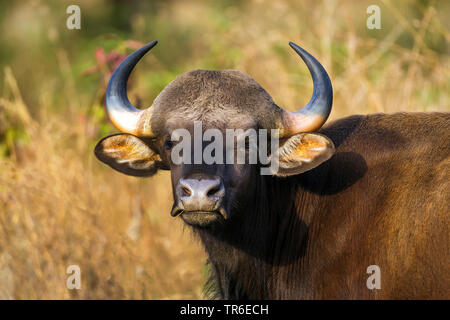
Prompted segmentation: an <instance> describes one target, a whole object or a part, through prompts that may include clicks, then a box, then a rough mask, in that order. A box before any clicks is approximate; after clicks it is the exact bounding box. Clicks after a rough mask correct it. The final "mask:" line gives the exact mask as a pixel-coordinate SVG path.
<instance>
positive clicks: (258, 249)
mask: <svg viewBox="0 0 450 320" xmlns="http://www.w3.org/2000/svg"><path fill="white" fill-rule="evenodd" d="M258 179H259V183H258V184H257V186H258V187H257V190H256V191H255V192H254V197H253V199H252V200H251V201H248V204H247V205H245V206H243V209H241V210H239V211H237V212H233V213H232V218H231V219H230V221H229V222H227V224H226V225H224V226H222V227H221V229H216V230H198V233H199V235H200V238H201V240H202V242H203V245H204V247H205V249H206V252H207V254H208V258H209V263H210V266H211V269H212V275H211V276H212V277H211V278H212V279H211V280H212V281H210V282H212V283H211V286H210V287H211V288H212V289H213V290H211V291H213V292H212V293H213V294H215V295H216V296H218V297H219V298H224V299H246V298H247V299H270V298H279V297H280V295H281V294H282V292H286V290H285V288H286V285H288V283H289V279H284V278H283V274H287V272H283V270H286V269H291V268H292V269H293V270H294V272H295V270H300V269H299V266H300V265H301V261H302V259H303V257H304V255H305V245H306V238H307V233H308V228H307V225H306V224H305V221H304V217H302V216H303V215H304V212H303V211H304V210H303V211H302V210H299V209H298V206H297V205H296V200H295V199H297V201H298V200H299V199H300V201H302V200H305V198H304V197H305V196H308V193H302V196H300V197H298V195H299V193H301V191H302V187H301V183H302V181H301V179H298V178H296V177H293V178H285V179H278V178H272V177H267V176H259V178H258ZM270 199H276V201H273V200H272V201H270ZM307 211H310V210H307ZM306 219H307V220H309V219H308V218H307V217H306ZM292 272H293V271H292V270H291V271H289V274H291V275H292ZM285 282H286V283H285ZM281 286H282V287H283V288H284V290H278V289H279V288H280V287H281ZM210 293H211V292H210Z"/></svg>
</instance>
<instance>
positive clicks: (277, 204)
mask: <svg viewBox="0 0 450 320" xmlns="http://www.w3.org/2000/svg"><path fill="white" fill-rule="evenodd" d="M430 128H433V129H432V130H431V129H430ZM321 132H322V133H324V134H326V135H327V136H328V137H330V138H331V139H332V140H333V141H334V143H335V145H336V153H335V155H334V156H333V157H332V158H331V159H330V160H329V161H327V162H325V163H324V164H322V165H321V166H319V167H317V168H316V169H314V170H311V171H309V172H307V173H304V174H302V175H298V176H293V177H289V178H285V179H280V178H272V177H265V178H264V177H262V179H266V181H260V183H262V184H264V188H262V189H265V191H262V192H266V193H267V194H266V195H263V194H262V195H261V196H260V198H259V199H260V200H259V201H260V202H261V201H262V202H263V203H261V206H260V208H261V211H265V212H264V213H263V212H261V211H259V212H258V211H254V212H253V213H252V214H250V212H248V214H246V215H242V217H245V218H248V221H246V222H244V224H242V223H241V224H240V225H241V226H249V230H248V232H246V230H240V231H237V232H236V230H233V231H230V230H227V231H225V232H224V233H223V234H221V236H219V237H217V235H212V234H209V233H208V232H200V235H201V237H202V239H203V241H204V243H205V245H206V249H207V252H208V254H209V257H210V262H211V264H212V265H213V269H214V270H215V271H216V274H215V276H216V277H217V278H218V279H219V281H218V283H219V292H218V293H219V297H222V298H231V299H240V298H249V299H260V298H268V299H423V298H437V299H443V298H445V299H448V298H450V278H449V273H448V271H449V266H450V258H449V252H450V250H449V249H450V247H449V243H450V242H449V233H448V231H449V224H448V221H449V217H448V215H449V213H450V191H449V190H450V182H449V181H450V157H449V155H450V115H449V114H425V113H424V114H394V115H384V114H376V115H370V116H352V117H348V118H344V119H341V120H338V121H336V122H334V123H332V124H330V125H328V126H327V127H325V128H323V129H322V130H321ZM267 180H270V181H267ZM267 197H268V198H267ZM264 202H267V203H264ZM264 208H269V209H268V211H266V210H265V209H264ZM261 215H265V216H266V218H265V219H269V220H271V223H272V226H273V229H272V230H270V231H269V230H267V229H266V223H265V221H259V220H258V219H264V218H261ZM258 216H259V217H258ZM258 226H261V229H262V230H258ZM233 228H234V229H235V228H236V226H234V227H231V229H233ZM369 265H378V266H379V267H380V269H381V289H373V290H369V289H368V288H367V286H366V281H367V278H368V277H369V276H370V274H367V273H366V269H367V267H368V266H369Z"/></svg>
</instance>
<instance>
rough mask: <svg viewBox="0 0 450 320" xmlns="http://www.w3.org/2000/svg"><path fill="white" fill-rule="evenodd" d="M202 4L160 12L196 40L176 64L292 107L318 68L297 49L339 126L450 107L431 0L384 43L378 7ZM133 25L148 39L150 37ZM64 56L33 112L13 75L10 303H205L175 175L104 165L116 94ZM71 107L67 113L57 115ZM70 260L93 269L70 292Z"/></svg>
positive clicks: (7, 189) (7, 210) (6, 187)
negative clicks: (221, 76)
mask: <svg viewBox="0 0 450 320" xmlns="http://www.w3.org/2000/svg"><path fill="white" fill-rule="evenodd" d="M35 2H36V1H35ZM88 2H89V1H88ZM37 3H41V2H39V1H37ZM86 3H87V2H86ZM203 3H204V2H202V4H201V3H200V2H186V1H180V2H171V3H170V5H166V6H163V7H162V8H161V9H160V12H159V13H158V18H157V19H158V20H157V21H156V23H159V22H161V24H162V22H164V23H170V24H171V25H172V29H171V30H172V31H171V32H174V33H176V32H177V30H178V31H180V30H182V31H185V30H191V31H192V30H194V31H195V32H194V35H196V36H195V37H194V38H193V39H192V41H194V42H195V46H190V47H189V50H190V51H189V52H190V53H189V57H188V58H186V57H183V59H181V58H180V60H181V62H179V63H178V65H177V69H180V70H184V71H188V70H189V69H193V68H196V67H199V68H200V67H201V68H233V69H238V70H241V71H243V72H246V73H248V74H250V75H252V76H253V77H254V78H255V79H256V80H257V81H258V82H260V83H261V84H262V85H263V87H265V88H266V89H267V90H268V91H269V92H270V93H271V94H272V95H273V97H274V99H275V101H277V102H278V103H279V104H280V105H282V106H285V107H286V108H289V109H293V108H295V107H294V106H295V105H302V104H304V103H306V102H307V100H308V98H309V96H310V93H311V91H312V87H311V83H310V78H309V75H308V73H307V70H306V68H305V67H304V66H302V64H301V63H300V60H299V59H298V58H297V57H295V56H294V54H293V53H292V52H290V49H289V48H288V46H287V42H288V41H290V40H293V41H295V42H298V43H299V44H300V45H303V46H304V47H305V48H306V49H307V50H309V51H310V52H311V53H313V54H314V55H315V56H317V57H318V58H319V60H320V61H322V62H323V64H324V65H325V66H326V68H327V70H328V71H329V72H330V75H331V77H332V81H333V85H334V89H335V103H334V109H333V113H332V118H338V117H341V116H345V115H350V114H355V113H370V112H395V111H431V110H440V111H449V102H450V98H449V91H450V90H449V83H450V72H449V68H448V66H449V57H448V52H447V51H445V52H444V53H439V52H438V51H436V50H434V49H432V48H430V45H429V39H428V38H429V37H430V34H432V35H433V36H434V37H441V38H443V39H445V40H444V41H445V44H446V48H448V42H449V39H450V34H449V32H448V30H447V28H446V26H445V25H444V24H443V23H442V17H440V16H439V15H440V14H441V12H440V11H439V10H437V9H436V8H435V7H433V6H431V5H430V6H421V5H419V4H416V2H412V1H410V2H405V3H406V5H404V6H405V7H406V8H409V6H411V7H414V8H416V9H417V10H418V11H419V12H420V13H421V14H420V15H419V16H418V17H414V18H411V17H410V16H408V11H402V8H398V7H396V6H395V5H394V4H393V2H389V1H383V2H382V5H383V7H382V10H383V11H382V14H384V13H386V12H388V13H389V14H386V16H387V17H388V18H386V19H387V22H386V20H383V21H385V22H386V24H384V27H383V31H382V32H383V33H382V34H383V36H374V35H375V33H376V31H373V32H372V33H370V32H368V31H367V30H365V20H364V19H365V17H366V15H365V8H366V7H367V6H368V5H369V4H371V3H369V2H367V3H366V2H364V1H363V2H361V3H359V4H358V5H356V4H355V2H350V1H349V2H344V1H340V2H339V1H324V2H323V3H319V4H314V5H312V4H300V2H299V1H286V2H278V1H266V0H259V1H247V2H243V4H241V5H240V6H238V7H233V6H230V7H227V8H225V9H223V10H222V9H220V10H219V9H217V8H216V7H213V6H212V5H211V6H204V5H203ZM356 13H358V14H356ZM355 16H359V18H355ZM198 17H201V19H199V18H198ZM133 19H134V20H133V21H135V22H136V26H134V25H133V28H142V29H143V30H147V29H146V28H148V27H146V25H145V23H146V22H145V19H144V18H143V16H140V14H139V12H137V13H136V15H135V16H134V17H133ZM224 19H225V20H224ZM389 19H390V20H389ZM158 21H159V22H158ZM318 21H320V23H318ZM133 30H134V31H133V32H134V33H135V34H136V37H142V34H143V31H140V32H138V31H137V30H135V29H133ZM205 30H208V32H205ZM167 32H168V33H165V34H164V33H162V34H161V35H159V34H153V33H152V32H150V33H151V35H150V39H153V38H158V35H159V36H164V35H165V36H166V37H167V38H170V37H169V36H170V32H169V31H167ZM180 32H181V31H180ZM380 32H381V31H380ZM405 34H406V35H407V36H409V37H410V38H411V39H412V42H411V45H410V47H407V46H403V45H402V44H401V41H400V40H399V38H400V37H402V36H405ZM168 35H169V36H168ZM145 37H146V38H148V37H149V36H147V35H146V36H145ZM159 39H160V40H162V41H164V39H161V38H159ZM55 41H56V40H55ZM55 46H57V42H55ZM157 49H158V48H156V49H155V50H157ZM186 50H187V49H186ZM57 52H58V53H57V57H58V59H57V61H56V64H57V66H58V70H59V71H58V72H59V76H60V77H61V76H62V77H63V79H64V86H63V88H62V90H58V88H59V87H58V86H56V85H54V82H51V81H50V80H49V81H47V82H45V83H35V85H36V86H38V87H39V88H42V90H39V92H38V93H37V94H36V95H35V96H34V97H33V99H30V98H28V100H32V101H35V102H34V103H31V104H30V103H29V104H28V105H26V104H25V102H24V101H23V99H22V96H21V92H20V90H19V87H20V86H21V83H22V81H23V82H27V81H28V80H27V79H25V78H24V79H21V78H18V80H17V81H16V79H15V77H14V74H15V69H14V68H13V69H12V70H11V69H10V68H5V69H4V73H3V76H4V80H3V93H2V97H1V99H0V133H1V136H2V137H3V138H2V141H1V144H2V145H3V147H4V148H6V149H8V150H9V152H8V153H7V156H5V157H3V158H2V159H1V160H0V208H1V209H0V298H14V299H30V298H39V299H56V298H62V299H72V298H82V299H94V298H95V299H122V298H128V299H177V298H179V299H184V298H194V299H195V298H202V297H203V295H202V284H203V282H204V281H205V266H204V263H205V258H206V257H205V255H204V253H203V250H202V249H201V247H200V245H199V243H198V241H197V240H195V239H193V237H192V236H191V235H190V232H189V231H187V230H184V229H183V226H182V224H181V223H180V222H179V221H177V220H174V219H173V218H171V217H170V215H169V214H168V213H169V208H170V205H171V187H170V179H169V175H168V173H167V172H163V173H159V174H158V175H156V176H155V177H153V178H151V179H145V180H143V179H136V178H131V177H126V176H124V175H121V174H119V173H116V172H113V170H111V169H109V168H106V167H105V166H103V165H102V164H100V163H99V162H98V161H97V160H96V159H94V156H93V152H92V149H93V146H94V144H95V142H96V141H97V140H98V139H99V137H100V134H99V131H100V130H101V127H102V125H104V123H103V122H102V121H103V120H102V119H101V118H102V116H100V119H99V117H98V116H92V114H93V110H94V111H95V112H97V113H98V112H100V113H101V108H100V100H101V98H100V97H101V95H102V90H103V87H102V86H100V87H99V89H98V90H97V92H96V94H95V97H94V98H92V95H91V96H89V94H87V93H83V92H77V87H76V85H75V84H76V83H77V81H79V76H77V75H73V72H71V63H72V62H71V60H70V55H68V54H67V52H65V50H64V48H62V47H58V49H57ZM211 57H213V58H211ZM146 59H147V58H146ZM162 60H163V59H162V58H161V61H159V60H158V58H156V57H155V56H152V57H151V58H150V57H149V58H148V61H150V62H145V61H144V62H143V67H142V69H140V70H143V71H140V70H138V71H137V72H136V76H137V77H136V79H135V82H134V83H133V89H132V96H134V95H135V94H139V96H140V97H141V99H142V100H143V101H151V99H152V98H154V93H155V92H154V91H147V90H145V89H148V87H145V83H146V82H145V81H146V79H148V78H147V77H148V75H147V74H146V71H147V70H148V69H149V68H150V64H151V65H152V66H153V67H152V68H153V69H152V72H153V73H152V74H150V76H151V77H156V76H157V75H158V73H159V74H161V75H162V76H165V77H167V74H164V71H162V69H163V64H164V62H163V61H162ZM23 63H24V64H26V63H27V61H26V60H25V59H24V60H23ZM146 63H148V64H147V65H146ZM174 63H175V64H176V63H177V62H174ZM18 68H19V69H20V67H18ZM19 69H18V70H19ZM48 77H49V78H50V79H52V78H51V77H52V75H48ZM55 77H56V76H55ZM54 97H61V99H54ZM61 100H63V101H67V108H62V109H61V108H60V109H58V108H57V106H55V104H56V102H55V101H61ZM92 100H94V102H93V103H92V102H90V103H88V108H86V102H87V101H92ZM289 106H292V107H289ZM30 111H31V112H32V115H33V116H31V115H30V113H29V112H30ZM95 112H94V113H95ZM110 130H112V129H110ZM11 132H13V133H11ZM17 132H19V133H17ZM71 264H76V265H79V266H80V268H81V272H82V290H68V289H67V288H66V286H65V283H66V278H67V275H66V273H65V271H66V268H67V267H68V266H69V265H71Z"/></svg>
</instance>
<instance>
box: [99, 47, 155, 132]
mask: <svg viewBox="0 0 450 320" xmlns="http://www.w3.org/2000/svg"><path fill="white" fill-rule="evenodd" d="M157 43H158V41H152V42H150V43H149V44H146V45H145V46H143V47H142V48H140V49H138V50H136V51H134V52H133V53H132V54H130V55H129V56H128V57H126V58H125V60H123V61H122V62H121V63H120V64H119V66H118V67H117V68H116V70H114V72H113V74H112V76H111V78H110V79H109V83H108V87H107V89H106V113H107V115H108V116H109V119H110V120H111V121H112V123H113V124H114V125H115V126H116V128H117V129H119V130H120V131H122V132H125V133H131V134H134V135H136V136H140V137H152V136H153V133H152V128H151V125H150V118H151V114H152V111H153V108H148V109H146V110H139V109H136V108H135V107H134V106H133V105H132V104H131V103H130V101H129V100H128V96H127V82H128V77H129V76H130V73H131V71H132V70H133V68H134V66H135V65H136V64H137V63H138V61H139V60H140V59H141V58H142V57H143V56H144V55H145V54H146V53H147V52H148V51H149V50H150V49H151V48H153V47H154V46H155V45H156V44H157Z"/></svg>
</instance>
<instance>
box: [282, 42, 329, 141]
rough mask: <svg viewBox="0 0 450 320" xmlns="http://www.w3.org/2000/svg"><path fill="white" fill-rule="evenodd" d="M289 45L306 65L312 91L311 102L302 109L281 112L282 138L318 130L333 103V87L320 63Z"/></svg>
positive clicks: (290, 43)
mask: <svg viewBox="0 0 450 320" xmlns="http://www.w3.org/2000/svg"><path fill="white" fill-rule="evenodd" d="M289 45H290V46H291V47H292V49H294V50H295V52H297V54H298V55H299V56H300V57H301V58H302V59H303V61H304V62H305V63H306V66H307V67H308V69H309V72H310V73H311V76H312V79H313V84H314V90H313V95H312V97H311V100H309V102H308V104H307V105H306V106H305V107H303V108H302V109H300V110H298V111H293V112H292V111H286V110H283V116H282V121H283V133H282V135H283V136H292V135H294V134H297V133H299V132H311V131H316V130H318V129H320V127H322V125H323V124H324V123H325V121H327V118H328V116H329V115H330V112H331V105H332V103H333V87H332V86H331V81H330V78H329V77H328V74H327V72H326V71H325V69H324V68H323V67H322V65H321V64H320V62H319V61H317V60H316V59H315V58H314V57H313V56H312V55H311V54H309V53H308V52H306V51H305V50H304V49H302V48H301V47H299V46H298V45H296V44H295V43H293V42H289Z"/></svg>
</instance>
